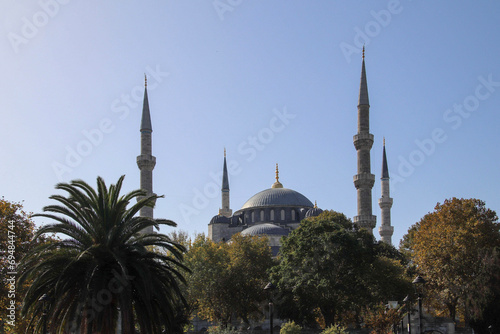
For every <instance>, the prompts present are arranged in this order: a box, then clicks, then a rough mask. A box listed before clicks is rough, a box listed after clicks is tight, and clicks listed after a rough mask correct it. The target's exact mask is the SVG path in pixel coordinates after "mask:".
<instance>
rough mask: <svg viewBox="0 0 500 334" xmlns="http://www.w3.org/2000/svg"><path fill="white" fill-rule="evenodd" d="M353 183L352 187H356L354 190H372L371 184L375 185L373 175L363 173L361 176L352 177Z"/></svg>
mask: <svg viewBox="0 0 500 334" xmlns="http://www.w3.org/2000/svg"><path fill="white" fill-rule="evenodd" d="M353 181H354V186H355V187H356V189H359V188H361V189H363V188H365V189H366V188H370V189H371V188H372V187H373V184H374V183H375V175H373V174H367V173H363V174H356V175H354V177H353Z"/></svg>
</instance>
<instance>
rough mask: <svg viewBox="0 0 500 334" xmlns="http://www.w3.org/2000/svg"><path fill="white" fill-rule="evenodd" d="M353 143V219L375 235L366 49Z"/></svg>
mask: <svg viewBox="0 0 500 334" xmlns="http://www.w3.org/2000/svg"><path fill="white" fill-rule="evenodd" d="M353 142H354V147H355V148H356V151H357V155H358V173H357V174H356V175H354V186H355V187H356V190H357V198H358V215H357V216H355V217H354V218H353V222H354V224H356V225H358V226H359V227H362V228H366V229H367V230H368V231H369V232H371V233H373V228H374V227H375V225H376V220H377V218H376V217H375V216H374V215H373V214H372V188H373V184H374V183H375V175H373V174H372V173H371V167H370V150H371V148H372V145H373V135H372V134H371V133H370V103H369V100H368V84H367V81H366V71H365V48H364V47H363V61H362V65H361V83H360V87H359V100H358V133H357V134H356V135H354V138H353Z"/></svg>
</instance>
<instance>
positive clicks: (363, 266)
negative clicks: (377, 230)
mask: <svg viewBox="0 0 500 334" xmlns="http://www.w3.org/2000/svg"><path fill="white" fill-rule="evenodd" d="M282 243H283V245H282V248H281V250H280V254H279V257H280V263H279V264H278V265H277V266H276V267H275V268H273V270H272V275H271V280H272V281H273V282H276V283H277V286H278V290H279V291H280V293H279V298H278V300H277V302H278V305H277V309H278V313H279V316H280V317H282V318H288V319H292V320H295V321H297V322H300V323H302V324H308V325H314V323H316V322H317V320H318V319H317V318H320V319H322V321H323V322H324V324H325V325H326V326H331V325H333V324H335V323H338V322H342V321H343V320H346V319H347V318H348V317H356V316H359V314H360V313H361V311H362V309H363V308H364V307H366V306H369V305H375V304H376V303H379V302H380V301H385V302H387V301H388V300H398V299H402V296H404V295H405V294H406V292H407V289H408V286H409V285H408V279H407V277H406V276H405V270H404V267H403V266H402V264H401V263H400V262H399V260H397V259H393V258H390V257H387V255H388V254H391V253H393V254H397V251H395V250H394V249H392V250H391V251H388V249H390V248H391V246H386V245H378V244H377V243H375V240H374V238H373V236H372V235H371V234H369V233H368V232H367V231H366V230H364V229H361V230H359V229H358V228H356V227H355V226H354V225H353V224H352V222H351V221H350V220H349V219H348V218H347V217H346V216H345V215H344V214H342V213H338V212H334V211H325V212H323V213H322V214H320V215H319V216H317V217H313V218H309V219H305V220H303V221H302V222H301V224H300V226H299V227H298V228H297V229H296V230H294V231H292V232H291V233H290V235H289V236H288V237H287V238H284V239H283V241H282Z"/></svg>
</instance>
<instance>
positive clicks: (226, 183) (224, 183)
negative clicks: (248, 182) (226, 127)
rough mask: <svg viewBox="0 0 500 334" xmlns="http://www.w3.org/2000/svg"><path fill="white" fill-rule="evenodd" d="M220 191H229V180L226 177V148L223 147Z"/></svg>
mask: <svg viewBox="0 0 500 334" xmlns="http://www.w3.org/2000/svg"><path fill="white" fill-rule="evenodd" d="M222 190H229V179H228V176H227V164H226V148H225V147H224V167H223V172H222Z"/></svg>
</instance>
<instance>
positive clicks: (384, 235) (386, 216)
mask: <svg viewBox="0 0 500 334" xmlns="http://www.w3.org/2000/svg"><path fill="white" fill-rule="evenodd" d="M380 180H381V184H382V187H381V188H382V197H381V198H380V199H379V200H378V205H379V206H380V212H381V214H380V216H381V217H380V220H381V223H380V227H379V229H378V232H379V234H380V239H381V240H382V241H383V242H385V243H388V244H389V245H392V241H391V238H392V234H393V233H394V227H393V226H391V207H392V198H391V197H390V192H389V169H388V168H387V157H386V155H385V138H384V150H383V153H382V177H381V178H380Z"/></svg>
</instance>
